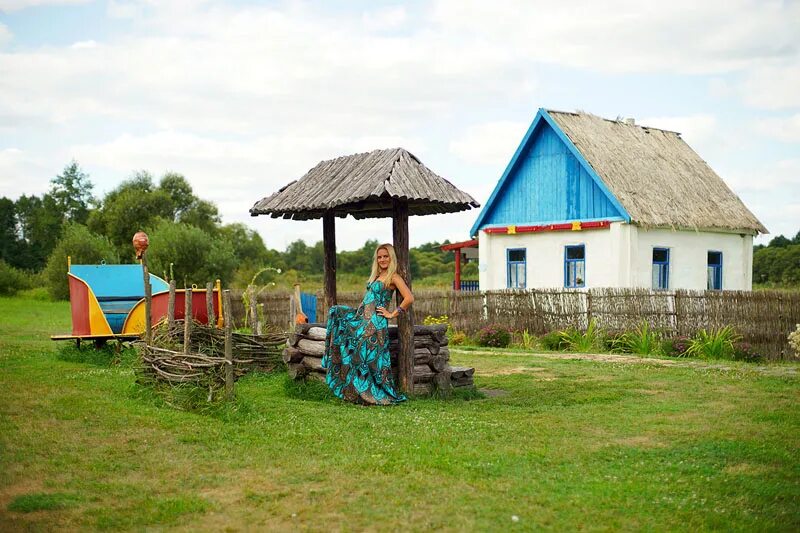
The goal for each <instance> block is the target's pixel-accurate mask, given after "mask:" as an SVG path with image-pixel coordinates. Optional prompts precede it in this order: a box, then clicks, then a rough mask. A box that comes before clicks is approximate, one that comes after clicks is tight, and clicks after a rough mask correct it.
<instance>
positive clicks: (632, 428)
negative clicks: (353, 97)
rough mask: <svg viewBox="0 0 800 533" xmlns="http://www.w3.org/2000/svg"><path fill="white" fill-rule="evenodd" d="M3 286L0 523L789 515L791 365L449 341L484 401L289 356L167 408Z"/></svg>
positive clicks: (637, 521)
mask: <svg viewBox="0 0 800 533" xmlns="http://www.w3.org/2000/svg"><path fill="white" fill-rule="evenodd" d="M68 331H69V306H68V304H67V303H52V302H40V301H33V300H24V299H8V298H5V299H0V364H2V369H1V371H0V391H2V399H0V530H2V531H7V530H20V529H32V530H53V529H70V530H74V529H100V530H102V529H106V530H143V529H167V528H175V529H179V530H198V529H200V530H222V529H228V530H232V531H234V530H254V529H268V528H269V529H275V530H295V529H309V530H348V531H354V530H373V531H387V530H403V531H406V530H409V531H421V530H428V529H443V530H453V531H456V530H481V531H483V530H497V531H501V530H502V531H505V530H516V529H519V530H539V529H555V530H572V529H589V530H620V529H622V530H642V529H648V530H665V529H666V530H691V531H695V530H711V529H725V530H747V531H752V530H786V531H792V530H793V531H797V530H798V529H800V453H798V452H800V407H798V406H799V405H800V378H797V377H796V376H795V375H785V376H775V375H765V374H764V373H759V372H755V371H754V370H753V369H752V367H748V366H747V365H745V364H730V365H727V366H726V367H724V368H705V367H680V366H663V365H657V364H648V363H643V364H630V363H618V362H608V361H587V360H570V359H556V358H548V357H543V356H541V355H539V356H537V355H536V354H535V353H522V352H502V353H491V354H487V353H483V352H467V351H463V352H456V353H455V355H454V360H455V361H454V363H455V364H458V365H471V366H475V367H476V368H477V369H478V372H477V373H476V380H475V381H476V384H477V385H478V386H479V387H480V388H485V389H494V390H497V391H502V392H501V393H500V394H498V395H494V394H493V395H491V396H489V397H487V398H485V399H477V400H465V399H457V400H452V401H447V402H442V401H434V400H417V401H413V402H409V403H407V404H404V405H400V406H397V407H392V408H363V407H358V406H353V405H347V404H343V403H341V402H339V401H337V400H333V399H331V398H330V397H329V396H327V395H326V394H325V393H324V392H325V391H324V389H322V388H321V387H319V386H316V384H314V385H313V386H309V387H307V388H302V387H297V386H294V385H293V384H291V383H288V382H287V379H286V376H285V374H277V375H250V376H247V377H245V378H243V379H242V380H240V381H239V383H238V384H237V394H238V401H237V403H236V405H235V406H232V407H231V406H229V407H227V408H222V409H218V410H216V411H214V412H212V413H211V414H205V415H201V414H196V413H188V412H183V411H179V410H176V409H173V408H171V407H169V406H167V405H164V404H163V402H161V401H159V399H158V398H157V397H155V396H154V395H153V394H151V393H150V392H149V391H148V390H147V389H143V388H141V387H139V386H137V385H135V383H134V374H133V369H132V366H131V363H130V362H128V363H126V362H125V361H124V360H123V362H122V363H119V364H109V363H107V362H105V361H103V360H98V359H99V358H96V357H95V358H87V359H86V360H79V361H77V362H76V361H72V362H70V361H67V360H64V358H59V357H57V346H56V345H55V344H54V343H52V342H51V341H50V340H49V339H48V336H49V335H50V334H52V333H64V332H68Z"/></svg>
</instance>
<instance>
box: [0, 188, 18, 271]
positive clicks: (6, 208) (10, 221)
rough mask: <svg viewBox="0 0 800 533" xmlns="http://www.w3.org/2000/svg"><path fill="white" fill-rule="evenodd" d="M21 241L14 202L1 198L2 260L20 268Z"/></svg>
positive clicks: (0, 248) (0, 238) (0, 235)
mask: <svg viewBox="0 0 800 533" xmlns="http://www.w3.org/2000/svg"><path fill="white" fill-rule="evenodd" d="M20 244H21V243H20V241H19V237H18V235H17V215H16V209H15V207H14V202H13V201H12V200H10V199H9V198H6V197H3V198H0V260H2V261H5V262H6V263H8V264H9V265H11V266H14V267H17V268H19V267H20V265H19V264H17V262H16V261H17V260H18V259H20Z"/></svg>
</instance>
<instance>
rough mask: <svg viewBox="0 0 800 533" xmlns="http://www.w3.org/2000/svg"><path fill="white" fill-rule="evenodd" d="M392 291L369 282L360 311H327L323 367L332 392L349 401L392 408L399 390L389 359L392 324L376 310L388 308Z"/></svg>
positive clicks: (339, 308)
mask: <svg viewBox="0 0 800 533" xmlns="http://www.w3.org/2000/svg"><path fill="white" fill-rule="evenodd" d="M391 296H392V291H391V290H389V289H388V288H387V287H386V286H384V284H383V282H382V281H378V280H375V281H373V282H371V283H367V292H366V294H364V299H363V300H362V301H361V305H359V306H358V309H353V308H352V307H348V306H346V305H334V306H333V307H331V309H330V311H328V324H327V326H326V327H327V333H326V336H325V355H323V356H322V368H324V369H326V371H327V374H326V378H325V380H326V382H327V383H328V386H329V387H330V388H331V390H332V391H333V393H334V394H335V395H336V396H338V397H339V398H341V399H343V400H346V401H348V402H354V403H361V404H366V405H391V404H394V403H398V402H402V401H404V400H405V399H406V397H405V396H404V395H403V394H401V393H400V392H398V391H397V389H396V387H395V384H394V377H393V376H392V365H391V360H390V358H389V323H388V321H387V320H386V317H383V316H381V315H379V314H378V313H377V312H376V311H375V308H376V307H387V306H388V304H389V300H390V299H391Z"/></svg>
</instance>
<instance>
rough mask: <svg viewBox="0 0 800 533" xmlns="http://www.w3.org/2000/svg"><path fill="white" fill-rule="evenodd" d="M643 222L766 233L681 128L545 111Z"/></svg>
mask: <svg viewBox="0 0 800 533" xmlns="http://www.w3.org/2000/svg"><path fill="white" fill-rule="evenodd" d="M547 114H548V115H549V116H550V117H551V118H552V119H553V121H555V123H556V124H557V125H558V126H559V127H560V128H561V130H562V131H563V132H564V134H566V135H567V137H569V139H570V140H571V141H572V143H573V144H574V145H575V147H576V148H577V149H578V151H579V152H580V153H581V155H583V157H584V158H585V159H586V161H587V162H588V163H589V165H590V166H591V167H592V168H593V169H594V171H595V172H596V173H597V174H598V176H599V177H600V179H601V180H602V181H603V182H604V183H605V185H606V187H608V189H609V190H610V191H611V193H612V194H613V195H614V196H615V197H616V198H617V200H618V201H619V202H620V203H621V204H622V206H623V207H624V208H625V210H626V211H627V212H628V214H629V215H630V217H631V222H633V223H636V224H640V225H642V226H661V227H673V228H693V229H724V230H736V231H741V230H744V231H751V232H760V233H768V231H767V229H766V228H765V227H764V226H763V225H762V224H761V222H759V220H758V219H757V218H756V217H755V215H753V213H751V212H750V210H749V209H747V207H745V205H744V203H742V201H741V200H740V199H739V197H738V196H736V194H734V192H733V191H731V190H730V189H729V188H728V186H727V185H725V182H724V181H722V178H720V177H719V176H718V175H717V174H716V172H714V171H713V170H712V169H711V167H709V166H708V164H707V163H706V162H705V161H703V159H702V158H701V157H700V156H699V155H697V153H696V152H695V151H694V150H692V149H691V148H690V147H689V145H688V144H686V142H684V140H683V139H682V138H681V137H680V134H679V133H676V132H672V131H665V130H660V129H655V128H648V127H643V126H638V125H634V124H628V123H625V122H620V121H616V120H607V119H604V118H601V117H598V116H595V115H591V114H587V113H565V112H561V111H550V110H548V111H547Z"/></svg>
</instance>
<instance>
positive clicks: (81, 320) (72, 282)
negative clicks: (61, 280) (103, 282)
mask: <svg viewBox="0 0 800 533" xmlns="http://www.w3.org/2000/svg"><path fill="white" fill-rule="evenodd" d="M67 279H68V280H69V306H70V308H71V311H72V334H73V335H91V333H92V326H91V323H90V322H89V287H88V286H87V285H86V283H84V282H83V281H81V280H79V279H78V278H76V277H75V276H73V275H72V274H68V275H67Z"/></svg>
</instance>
